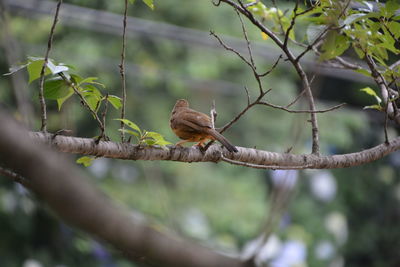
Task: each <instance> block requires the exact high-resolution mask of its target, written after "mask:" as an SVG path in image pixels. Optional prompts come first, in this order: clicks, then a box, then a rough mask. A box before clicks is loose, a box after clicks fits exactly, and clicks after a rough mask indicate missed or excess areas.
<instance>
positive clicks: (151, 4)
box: [142, 0, 154, 10]
mask: <svg viewBox="0 0 400 267" xmlns="http://www.w3.org/2000/svg"><path fill="white" fill-rule="evenodd" d="M142 1H143V2H144V3H145V4H146V5H147V6H148V7H150V8H151V9H152V10H154V3H153V0H142Z"/></svg>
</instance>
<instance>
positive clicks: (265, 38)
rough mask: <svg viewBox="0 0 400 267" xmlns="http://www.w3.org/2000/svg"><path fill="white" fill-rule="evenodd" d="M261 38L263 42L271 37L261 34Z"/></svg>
mask: <svg viewBox="0 0 400 267" xmlns="http://www.w3.org/2000/svg"><path fill="white" fill-rule="evenodd" d="M261 38H262V39H263V40H268V38H269V36H268V35H267V34H266V33H265V32H261Z"/></svg>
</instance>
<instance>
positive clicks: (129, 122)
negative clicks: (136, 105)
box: [114, 119, 142, 135]
mask: <svg viewBox="0 0 400 267" xmlns="http://www.w3.org/2000/svg"><path fill="white" fill-rule="evenodd" d="M114 120H116V121H122V122H123V123H124V124H125V125H126V126H128V127H130V128H131V129H132V130H134V131H137V132H138V133H139V134H140V135H142V131H141V130H140V128H139V126H137V125H136V124H135V123H133V122H131V121H130V120H128V119H114Z"/></svg>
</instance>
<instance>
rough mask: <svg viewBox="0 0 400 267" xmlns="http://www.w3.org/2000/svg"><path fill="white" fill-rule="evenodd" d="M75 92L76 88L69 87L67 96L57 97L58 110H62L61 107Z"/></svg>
mask: <svg viewBox="0 0 400 267" xmlns="http://www.w3.org/2000/svg"><path fill="white" fill-rule="evenodd" d="M73 94H74V90H73V89H72V88H69V93H68V94H67V95H66V96H65V97H63V98H58V99H57V105H58V111H60V110H61V107H62V105H63V104H64V102H65V101H67V100H68V98H70V97H71V96H72V95H73Z"/></svg>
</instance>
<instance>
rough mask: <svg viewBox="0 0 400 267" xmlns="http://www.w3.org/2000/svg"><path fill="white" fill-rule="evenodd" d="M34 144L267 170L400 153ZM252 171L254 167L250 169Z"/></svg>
mask: <svg viewBox="0 0 400 267" xmlns="http://www.w3.org/2000/svg"><path fill="white" fill-rule="evenodd" d="M30 137H31V138H32V140H31V142H32V141H33V142H41V143H46V144H48V145H51V146H52V147H54V148H55V149H57V150H59V151H62V152H66V153H73V154H82V155H91V156H96V157H105V158H117V159H125V160H170V161H180V162H189V163H190V162H215V163H217V162H220V161H224V158H226V159H230V160H232V161H237V162H241V163H250V164H254V165H258V166H263V167H264V168H270V169H276V168H277V167H278V166H279V168H280V169H334V168H347V167H353V166H358V165H362V164H366V163H369V162H372V161H376V160H378V159H381V158H383V157H384V156H386V155H388V154H390V153H391V152H394V151H396V150H399V149H400V137H397V138H394V139H393V140H391V141H390V142H388V143H387V144H386V143H384V144H380V145H377V146H375V147H372V148H370V149H366V150H363V151H359V152H355V153H349V154H342V155H332V156H320V155H316V154H306V155H295V154H289V153H276V152H269V151H264V150H258V149H253V148H245V147H238V146H237V148H238V150H239V152H237V153H229V152H228V151H227V150H226V149H224V148H221V146H220V145H218V144H214V145H211V146H210V147H209V148H208V150H207V151H206V152H202V151H201V150H199V149H198V148H196V147H175V146H169V147H167V148H165V149H162V148H160V147H156V146H139V145H132V144H127V143H115V142H110V141H100V142H99V143H98V144H96V143H95V140H94V139H90V138H79V137H69V136H61V135H57V136H56V137H54V138H53V135H52V134H49V133H42V132H31V133H30ZM249 167H251V166H250V165H249Z"/></svg>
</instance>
